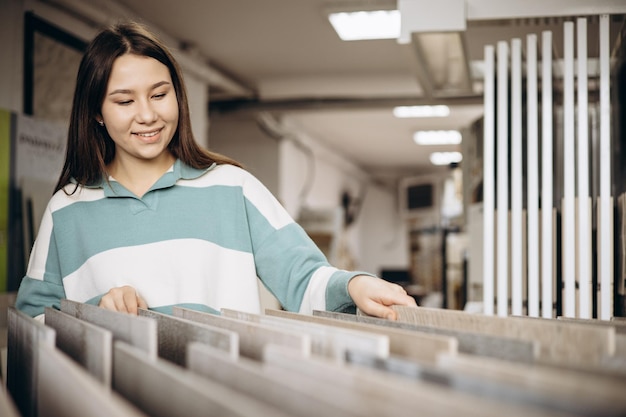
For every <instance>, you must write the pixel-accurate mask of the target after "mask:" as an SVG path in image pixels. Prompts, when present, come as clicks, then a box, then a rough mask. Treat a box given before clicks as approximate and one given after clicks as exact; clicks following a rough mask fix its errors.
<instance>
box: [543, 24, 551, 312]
mask: <svg viewBox="0 0 626 417" xmlns="http://www.w3.org/2000/svg"><path fill="white" fill-rule="evenodd" d="M541 56H542V58H541V60H542V63H541V74H542V75H541V113H542V117H541V119H542V120H541V316H542V317H543V318H552V282H553V276H552V268H553V264H552V263H553V260H552V245H553V236H552V210H553V208H552V200H553V196H552V194H553V188H554V187H553V172H552V158H553V149H552V148H553V146H552V136H553V133H552V32H550V31H544V32H542V34H541Z"/></svg>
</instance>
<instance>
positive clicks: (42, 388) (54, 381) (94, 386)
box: [38, 344, 145, 417]
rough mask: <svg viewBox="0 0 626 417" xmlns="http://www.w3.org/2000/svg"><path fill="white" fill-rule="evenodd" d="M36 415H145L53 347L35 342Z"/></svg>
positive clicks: (81, 416) (105, 416) (68, 416)
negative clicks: (36, 350)
mask: <svg viewBox="0 0 626 417" xmlns="http://www.w3.org/2000/svg"><path fill="white" fill-rule="evenodd" d="M39 358H40V361H39V364H38V368H39V387H38V391H39V405H38V409H39V414H38V416H39V417H60V416H62V417H85V416H89V417H113V416H115V417H142V416H144V417H145V414H143V413H142V412H140V411H139V410H138V409H136V408H135V407H134V406H132V405H131V404H130V403H128V402H127V401H126V400H124V399H123V398H122V397H121V396H119V395H118V394H117V393H115V392H113V391H111V389H110V387H108V386H105V385H102V384H100V383H99V382H98V381H96V380H95V379H94V378H93V377H92V376H91V375H89V374H88V373H87V372H86V371H85V369H84V368H81V367H80V366H79V365H78V364H77V363H76V362H74V361H72V360H71V359H70V358H69V357H67V356H66V355H64V354H63V353H61V351H60V350H58V349H55V348H53V347H50V346H47V345H44V344H40V345H39Z"/></svg>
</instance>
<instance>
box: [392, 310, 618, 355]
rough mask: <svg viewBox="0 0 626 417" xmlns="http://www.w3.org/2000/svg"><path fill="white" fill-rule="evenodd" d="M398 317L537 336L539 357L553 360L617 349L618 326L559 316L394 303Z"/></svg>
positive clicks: (428, 323) (427, 323)
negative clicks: (594, 324)
mask: <svg viewBox="0 0 626 417" xmlns="http://www.w3.org/2000/svg"><path fill="white" fill-rule="evenodd" d="M393 309H394V310H395V311H396V313H397V314H398V321H401V322H407V323H414V324H419V325H425V326H433V327H442V328H448V329H457V330H465V331H472V332H478V333H484V334H491V335H497V336H506V337H513V338H519V339H522V340H536V341H537V342H539V344H540V347H539V359H542V360H550V361H554V362H580V361H584V362H589V363H597V362H600V361H601V359H602V358H603V357H606V356H613V354H614V353H615V329H613V328H608V327H607V328H596V327H592V326H585V325H582V324H573V323H564V322H559V321H558V320H551V319H537V318H529V317H496V316H485V315H481V314H469V313H465V312H462V311H452V310H443V309H434V308H424V307H418V308H415V307H405V306H393Z"/></svg>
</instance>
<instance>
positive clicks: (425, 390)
mask: <svg viewBox="0 0 626 417" xmlns="http://www.w3.org/2000/svg"><path fill="white" fill-rule="evenodd" d="M347 356H348V358H350V357H352V356H366V357H368V358H370V359H372V360H374V361H380V362H387V361H393V360H394V358H376V357H373V356H371V355H368V354H366V353H362V352H348V354H347ZM264 362H265V363H269V364H273V365H274V366H277V367H284V368H287V369H291V370H293V371H294V372H298V373H299V374H304V375H305V376H306V377H307V378H312V379H317V380H321V381H323V383H325V384H328V385H331V386H334V387H336V389H340V388H342V389H348V390H353V391H355V392H357V393H359V394H360V395H361V396H363V397H364V398H368V399H369V402H370V403H372V402H375V401H380V402H382V403H383V404H394V407H398V408H399V409H400V410H401V411H397V412H395V413H391V414H380V413H376V412H373V411H372V413H371V414H370V415H372V416H378V415H391V416H396V415H405V414H407V413H408V414H409V415H410V413H412V412H415V413H416V414H418V415H427V416H433V417H434V416H441V417H447V416H455V415H462V416H464V417H473V416H475V417H479V416H480V417H496V416H502V415H506V416H529V415H533V416H540V415H542V416H556V415H562V414H560V413H555V412H552V411H550V410H545V409H540V408H537V407H532V406H529V405H527V404H522V405H520V404H511V403H507V402H503V401H500V399H496V400H494V399H492V398H485V397H483V396H478V395H472V394H468V393H467V392H462V391H459V390H455V389H452V387H450V386H445V385H443V384H441V383H433V382H426V381H423V380H419V379H415V378H411V377H407V376H406V375H404V376H401V375H400V374H398V373H395V372H389V371H386V370H381V369H377V368H376V367H369V366H361V365H355V364H353V363H351V362H350V361H348V362H346V363H343V364H336V363H334V362H331V361H330V360H328V359H327V358H324V357H315V356H313V357H311V358H306V359H303V358H300V357H298V356H297V355H294V354H293V353H292V352H289V351H287V350H286V349H283V348H280V347H277V346H269V347H268V348H267V350H266V355H265V358H264ZM404 363H408V362H403V364H404ZM370 409H371V408H370Z"/></svg>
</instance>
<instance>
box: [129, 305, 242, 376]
mask: <svg viewBox="0 0 626 417" xmlns="http://www.w3.org/2000/svg"><path fill="white" fill-rule="evenodd" d="M139 316H141V317H149V318H151V319H154V320H156V322H157V333H158V345H159V347H158V351H159V352H158V353H159V357H161V358H164V359H167V360H169V361H172V362H174V363H176V364H178V365H180V366H185V357H186V351H187V344H188V343H190V342H201V343H205V344H208V345H210V346H213V347H215V348H217V349H220V350H223V351H224V352H226V353H227V354H228V355H230V356H231V357H232V358H236V357H237V356H239V335H238V334H237V333H235V332H233V331H229V330H224V329H221V328H219V327H215V326H209V325H207V324H201V323H197V322H193V321H191V320H186V319H182V318H180V317H173V316H170V315H167V314H162V313H157V312H154V311H149V310H144V309H139Z"/></svg>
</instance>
